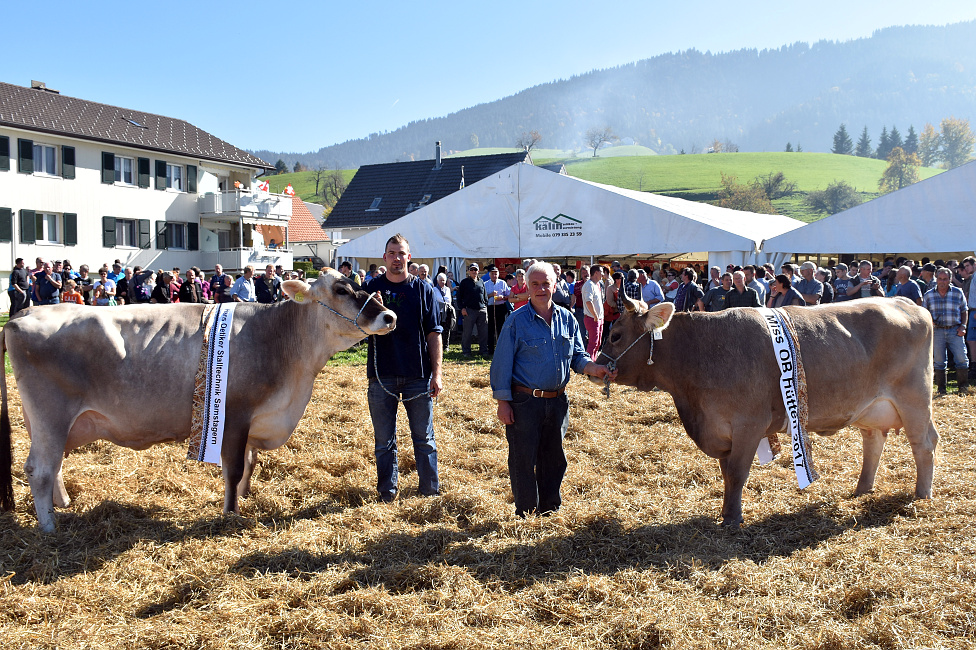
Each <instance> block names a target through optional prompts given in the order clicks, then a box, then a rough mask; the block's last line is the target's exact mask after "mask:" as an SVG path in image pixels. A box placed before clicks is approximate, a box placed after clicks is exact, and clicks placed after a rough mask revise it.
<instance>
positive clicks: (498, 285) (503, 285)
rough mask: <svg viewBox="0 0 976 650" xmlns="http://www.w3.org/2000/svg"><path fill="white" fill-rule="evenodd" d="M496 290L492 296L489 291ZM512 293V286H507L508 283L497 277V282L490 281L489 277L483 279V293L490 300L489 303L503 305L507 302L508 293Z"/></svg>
mask: <svg viewBox="0 0 976 650" xmlns="http://www.w3.org/2000/svg"><path fill="white" fill-rule="evenodd" d="M492 291H494V292H496V293H495V295H494V296H492V295H491V292H492ZM510 293H512V288H511V287H509V286H508V283H507V282H505V281H504V280H502V279H501V278H500V277H499V278H498V282H492V281H491V280H490V279H489V280H485V294H486V295H487V296H488V300H489V301H491V302H490V303H489V304H491V305H504V304H505V303H506V302H508V294H510Z"/></svg>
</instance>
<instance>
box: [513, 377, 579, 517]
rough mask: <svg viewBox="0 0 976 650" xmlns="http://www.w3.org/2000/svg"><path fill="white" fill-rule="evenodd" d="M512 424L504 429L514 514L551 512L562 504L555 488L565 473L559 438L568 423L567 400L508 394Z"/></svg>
mask: <svg viewBox="0 0 976 650" xmlns="http://www.w3.org/2000/svg"><path fill="white" fill-rule="evenodd" d="M511 404H512V411H513V413H514V416H515V424H511V425H506V426H505V437H506V438H508V474H509V477H510V478H511V481H512V495H513V496H514V497H515V514H516V515H518V516H520V517H524V516H525V515H527V514H530V513H532V512H533V511H534V510H536V509H537V508H538V512H539V514H545V513H548V512H555V511H556V510H559V506H560V505H562V499H561V498H560V496H559V486H560V485H561V484H562V482H563V476H565V474H566V454H565V453H564V452H563V438H564V437H565V436H566V427H567V425H568V424H569V400H567V399H566V394H565V393H563V394H562V395H560V396H558V397H553V398H551V399H547V398H545V397H532V396H531V395H528V394H526V393H513V394H512V402H511Z"/></svg>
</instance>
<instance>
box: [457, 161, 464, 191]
mask: <svg viewBox="0 0 976 650" xmlns="http://www.w3.org/2000/svg"><path fill="white" fill-rule="evenodd" d="M458 189H459V190H463V189H464V165H461V187H459V188H458Z"/></svg>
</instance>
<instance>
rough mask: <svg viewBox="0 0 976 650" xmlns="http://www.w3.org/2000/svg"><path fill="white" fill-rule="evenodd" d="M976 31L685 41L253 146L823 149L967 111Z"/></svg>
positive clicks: (377, 157)
mask: <svg viewBox="0 0 976 650" xmlns="http://www.w3.org/2000/svg"><path fill="white" fill-rule="evenodd" d="M974 42H976V21H970V22H966V23H957V24H954V25H949V26H938V27H934V26H927V27H918V26H910V27H893V28H888V29H884V30H880V31H878V32H876V33H875V34H874V35H873V36H871V37H870V38H865V39H859V40H854V41H847V42H842V43H840V42H833V41H822V42H818V43H815V44H813V45H809V44H806V43H796V44H793V45H787V46H784V47H782V48H780V49H777V50H762V51H757V50H739V51H735V52H728V53H721V54H711V53H708V52H705V53H703V52H698V51H695V50H688V51H685V52H679V53H672V54H664V55H661V56H657V57H654V58H652V59H646V60H643V61H638V62H636V63H631V64H627V65H622V66H620V67H617V68H613V69H608V70H598V71H593V72H589V73H587V74H583V75H580V76H577V77H573V78H571V79H567V80H562V81H556V82H553V83H546V84H542V85H539V86H535V87H533V88H529V89H527V90H524V91H522V92H520V93H518V94H516V95H513V96H511V97H506V98H504V99H499V100H497V101H494V102H491V103H487V104H481V105H478V106H473V107H471V108H467V109H464V110H461V111H458V112H457V113H453V114H451V115H447V116H444V117H437V118H431V119H428V120H423V121H418V122H412V123H410V124H407V125H405V126H403V127H402V128H400V129H397V130H396V131H393V132H391V133H373V134H370V135H369V136H367V137H365V138H362V139H359V140H352V141H348V142H343V143H341V144H337V145H333V146H329V147H325V148H322V149H319V150H318V151H315V152H312V153H307V154H301V155H299V154H288V153H282V152H272V151H256V152H254V153H255V154H257V155H258V156H260V157H262V158H264V159H265V160H268V161H269V162H272V163H274V162H275V161H276V160H278V159H279V158H281V159H283V160H284V161H285V162H286V163H288V166H289V168H291V167H292V166H293V164H294V163H295V162H301V163H302V164H304V165H306V166H307V167H310V168H315V167H317V166H320V165H327V166H334V165H336V164H337V165H338V166H340V167H342V168H352V167H358V166H359V165H362V164H369V163H377V162H389V161H394V160H410V159H423V158H431V157H432V156H433V144H434V142H435V141H436V140H440V141H442V142H443V146H444V149H445V151H450V150H463V149H469V148H471V147H472V146H480V147H511V146H513V145H514V143H515V141H516V139H517V138H518V137H519V135H520V134H522V133H523V132H525V131H532V130H536V131H538V132H539V133H540V134H541V135H542V146H545V147H552V148H560V149H578V150H582V151H584V152H585V150H586V149H587V143H586V136H585V134H586V131H587V130H588V129H592V128H595V127H604V126H610V127H611V128H612V129H613V131H614V133H615V134H616V135H618V136H620V137H622V138H632V139H633V140H634V141H636V142H637V143H639V144H641V145H644V146H647V147H650V148H651V149H653V150H654V151H656V152H657V153H662V154H668V153H677V152H679V151H681V150H684V151H686V152H687V153H693V152H701V151H705V150H707V148H708V146H710V144H711V143H712V142H713V141H715V140H718V141H719V142H723V143H725V142H731V143H734V144H735V145H737V146H738V148H739V150H740V151H782V150H783V149H784V147H785V146H786V143H787V142H790V143H792V145H793V146H794V147H795V146H796V145H797V144H798V143H799V145H800V146H802V148H803V150H805V151H820V152H826V151H829V150H830V147H831V144H832V136H833V133H834V132H835V131H836V130H837V127H838V126H839V125H840V124H841V123H846V124H847V126H848V129H849V130H850V131H851V133H855V134H856V133H860V131H861V129H862V128H863V127H864V126H867V127H868V129H869V131H870V134H871V137H872V138H874V139H875V140H877V137H878V133H879V132H880V131H881V129H882V127H884V126H887V127H888V128H890V127H891V126H897V127H898V129H899V130H900V131H901V132H902V133H904V132H906V131H907V130H908V127H909V126H914V127H915V130H916V131H921V129H922V127H923V126H924V125H925V123H926V122H931V123H933V124H936V125H938V122H939V120H941V119H942V118H945V117H949V116H950V115H954V116H956V117H960V118H968V119H976V47H973V43H974ZM548 55H558V52H549V53H548ZM323 119H328V111H327V110H326V111H324V113H323ZM316 144H318V143H309V145H310V148H311V147H314V146H315V145H316Z"/></svg>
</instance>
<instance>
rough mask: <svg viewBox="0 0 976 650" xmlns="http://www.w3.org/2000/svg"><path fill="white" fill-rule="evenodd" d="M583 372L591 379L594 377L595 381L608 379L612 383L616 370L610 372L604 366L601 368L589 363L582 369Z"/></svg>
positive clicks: (615, 376)
mask: <svg viewBox="0 0 976 650" xmlns="http://www.w3.org/2000/svg"><path fill="white" fill-rule="evenodd" d="M583 372H584V373H585V374H587V375H590V376H591V377H596V378H597V379H609V380H610V381H614V380H615V379H616V378H617V370H616V369H614V370H610V369H609V368H607V367H606V366H601V365H599V364H597V363H594V362H592V361H591V362H589V363H588V364H586V366H585V367H584V368H583Z"/></svg>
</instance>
